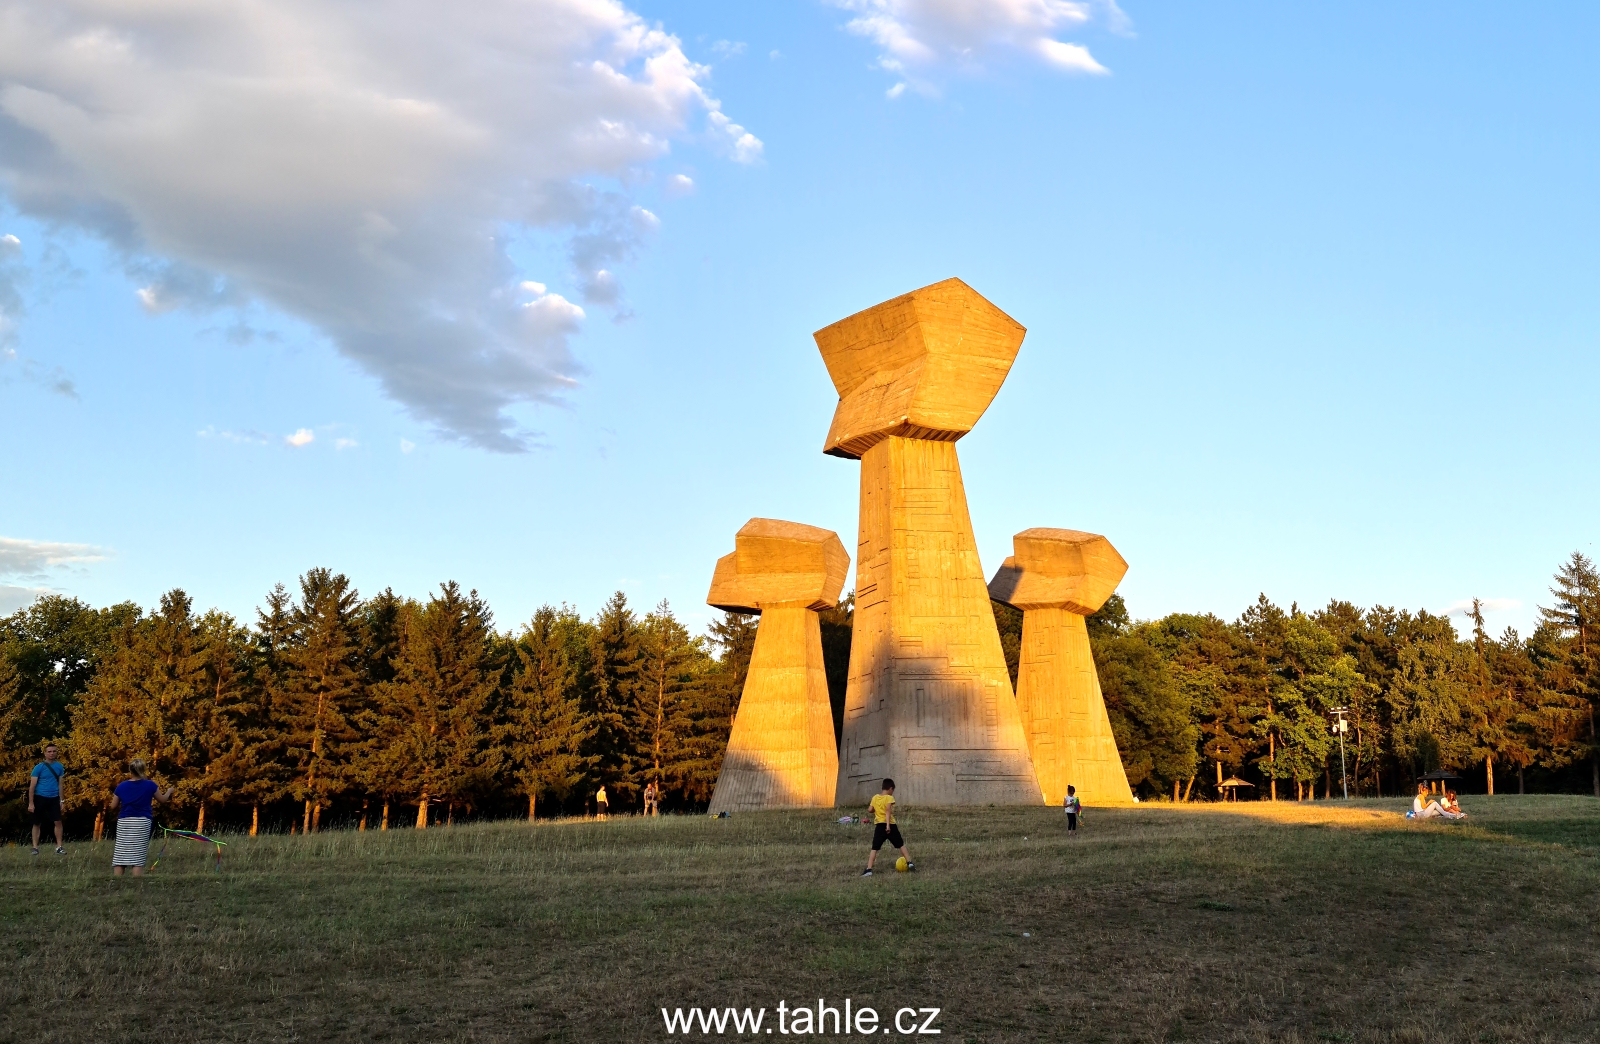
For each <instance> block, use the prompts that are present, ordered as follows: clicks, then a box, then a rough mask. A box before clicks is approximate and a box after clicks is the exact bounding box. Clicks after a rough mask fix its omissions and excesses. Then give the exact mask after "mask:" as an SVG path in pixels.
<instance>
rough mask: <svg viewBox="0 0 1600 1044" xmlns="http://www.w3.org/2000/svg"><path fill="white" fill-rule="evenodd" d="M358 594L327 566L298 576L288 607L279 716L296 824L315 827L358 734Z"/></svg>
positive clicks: (343, 776) (339, 786)
mask: <svg viewBox="0 0 1600 1044" xmlns="http://www.w3.org/2000/svg"><path fill="white" fill-rule="evenodd" d="M358 602H359V599H358V596H357V594H356V591H355V589H354V588H353V587H351V586H350V581H349V580H347V579H346V578H345V577H344V576H343V575H340V574H335V573H333V572H331V571H330V570H327V569H320V568H319V569H312V570H309V571H308V572H307V573H306V574H305V575H304V576H302V577H301V578H300V602H299V604H298V605H296V606H295V607H294V608H293V610H292V611H291V613H290V620H291V623H292V626H293V631H294V637H293V640H292V641H291V642H290V643H289V644H288V646H287V648H286V649H284V650H283V659H284V667H285V668H286V671H285V673H286V677H285V679H284V680H285V683H286V684H285V686H284V691H283V704H282V708H281V712H280V715H279V722H280V724H281V726H282V728H283V734H284V748H285V755H286V757H287V758H288V759H289V760H290V761H291V762H292V764H293V766H294V772H293V775H292V777H291V778H292V782H291V783H290V787H289V790H290V793H291V794H293V796H294V797H295V799H296V800H298V801H301V802H303V805H304V811H303V819H302V826H301V830H302V832H303V833H311V832H313V831H315V830H316V829H317V828H318V826H319V825H320V822H321V817H322V810H323V809H324V808H326V807H328V806H329V805H330V804H331V803H332V801H333V799H334V798H335V797H337V796H338V795H340V794H342V793H343V792H344V790H345V788H346V787H347V786H348V782H349V781H348V778H347V774H348V766H349V758H350V754H351V753H352V745H353V743H354V742H355V740H356V738H357V736H356V733H355V731H354V729H353V728H352V727H351V717H352V716H353V715H355V714H356V713H358V712H359V711H360V709H361V705H362V701H363V700H364V699H365V696H366V693H365V686H364V684H363V678H362V676H361V672H360V666H361V635H360V629H359V627H358V625H357V620H356V607H357V605H358Z"/></svg>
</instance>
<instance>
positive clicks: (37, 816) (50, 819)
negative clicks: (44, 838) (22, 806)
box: [33, 794, 61, 827]
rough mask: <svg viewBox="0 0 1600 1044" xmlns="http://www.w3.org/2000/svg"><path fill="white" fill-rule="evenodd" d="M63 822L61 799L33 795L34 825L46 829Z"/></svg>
mask: <svg viewBox="0 0 1600 1044" xmlns="http://www.w3.org/2000/svg"><path fill="white" fill-rule="evenodd" d="M59 822H61V799H60V798H58V797H41V796H39V795H38V794H35V795H33V825H34V826H37V827H46V826H50V825H52V824H54V823H59Z"/></svg>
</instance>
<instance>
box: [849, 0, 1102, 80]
mask: <svg viewBox="0 0 1600 1044" xmlns="http://www.w3.org/2000/svg"><path fill="white" fill-rule="evenodd" d="M829 2H831V3H832V4H833V5H834V6H835V7H839V8H843V9H844V10H846V11H849V12H850V13H851V14H852V15H854V17H853V18H851V19H850V21H849V22H847V23H846V24H845V28H846V29H848V30H849V31H850V32H852V33H854V34H856V35H857V36H864V37H866V38H867V39H870V40H871V41H872V42H873V43H875V44H877V45H878V59H877V64H878V66H879V67H880V68H882V69H883V70H885V71H886V72H889V73H892V74H893V75H895V76H896V77H897V78H898V82H897V83H896V84H895V85H894V86H892V87H890V88H889V89H888V91H886V92H885V93H886V94H887V96H888V97H890V98H898V97H900V96H901V95H902V94H904V93H905V92H906V90H907V88H909V89H911V90H915V91H918V92H919V93H922V94H930V95H931V94H937V93H938V87H937V85H936V83H935V82H934V78H933V77H934V75H935V73H936V72H937V70H939V69H966V70H969V71H973V70H978V69H982V68H983V66H984V63H985V61H987V60H989V59H991V58H995V57H1001V58H1005V57H1009V56H1011V55H1018V54H1021V55H1026V56H1029V57H1032V58H1033V59H1034V60H1035V61H1038V62H1041V63H1042V64H1044V65H1046V66H1048V67H1051V68H1054V69H1056V70H1057V71H1060V72H1064V73H1077V74H1086V75H1092V76H1103V75H1105V74H1106V73H1108V72H1109V71H1110V70H1108V69H1107V68H1106V67H1105V66H1103V65H1101V64H1100V63H1099V62H1098V61H1096V60H1095V57H1094V55H1092V54H1091V53H1090V52H1089V48H1088V47H1086V46H1085V45H1083V44H1078V43H1069V42H1067V41H1064V40H1060V39H1058V38H1057V37H1059V36H1060V35H1062V34H1063V33H1067V32H1072V31H1076V30H1082V29H1085V28H1087V27H1088V26H1089V25H1091V24H1093V23H1095V22H1100V23H1102V24H1103V25H1104V26H1105V27H1106V28H1107V29H1109V30H1111V31H1112V32H1117V33H1125V32H1127V31H1128V19H1127V16H1126V15H1125V14H1123V12H1122V11H1121V9H1120V8H1118V7H1117V5H1116V2H1115V0H1082V2H1079V0H829Z"/></svg>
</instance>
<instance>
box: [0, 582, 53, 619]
mask: <svg viewBox="0 0 1600 1044" xmlns="http://www.w3.org/2000/svg"><path fill="white" fill-rule="evenodd" d="M51 593H52V592H51V590H50V588H48V587H17V586H16V585H14V584H0V616H9V615H11V614H12V613H14V612H16V611H17V610H18V609H25V608H27V607H28V606H30V605H32V604H33V602H34V600H35V599H37V598H39V597H40V596H42V595H47V594H51Z"/></svg>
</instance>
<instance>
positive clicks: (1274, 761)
mask: <svg viewBox="0 0 1600 1044" xmlns="http://www.w3.org/2000/svg"><path fill="white" fill-rule="evenodd" d="M1267 713H1268V714H1271V713H1272V704H1271V703H1268V704H1267ZM1267 761H1268V762H1269V763H1270V764H1271V765H1272V778H1271V779H1269V780H1268V781H1267V786H1269V787H1270V788H1271V789H1272V800H1274V801H1276V800H1278V734H1277V733H1276V732H1273V731H1272V730H1271V729H1268V730H1267Z"/></svg>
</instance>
